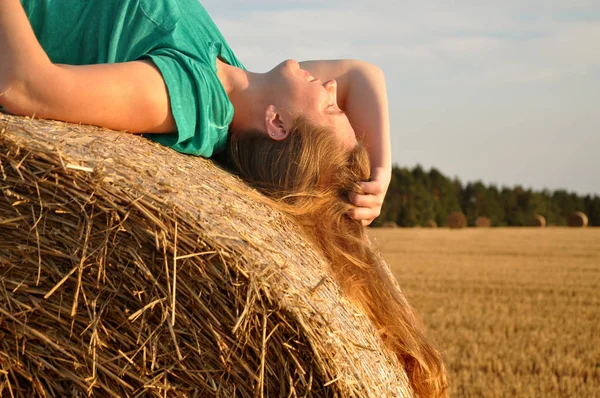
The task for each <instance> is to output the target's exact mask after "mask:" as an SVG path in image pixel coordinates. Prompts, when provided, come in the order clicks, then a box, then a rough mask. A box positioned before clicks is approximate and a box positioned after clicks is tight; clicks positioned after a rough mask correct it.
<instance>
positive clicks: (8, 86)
mask: <svg viewBox="0 0 600 398" xmlns="http://www.w3.org/2000/svg"><path fill="white" fill-rule="evenodd" d="M26 87H27V85H26V83H25V82H23V81H18V80H12V81H9V82H7V83H5V84H2V86H1V87H0V106H2V108H4V110H5V111H6V112H8V113H10V114H13V115H18V116H31V115H33V114H34V113H35V110H34V106H33V101H32V100H31V98H30V96H29V95H28V94H27V89H26Z"/></svg>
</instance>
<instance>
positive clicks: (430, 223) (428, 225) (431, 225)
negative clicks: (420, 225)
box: [425, 220, 438, 228]
mask: <svg viewBox="0 0 600 398" xmlns="http://www.w3.org/2000/svg"><path fill="white" fill-rule="evenodd" d="M437 226H438V225H437V223H436V222H435V220H429V221H427V222H426V223H425V228H437Z"/></svg>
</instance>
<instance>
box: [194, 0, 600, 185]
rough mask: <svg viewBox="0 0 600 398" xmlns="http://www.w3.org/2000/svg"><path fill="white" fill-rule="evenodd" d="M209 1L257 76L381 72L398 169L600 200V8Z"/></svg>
mask: <svg viewBox="0 0 600 398" xmlns="http://www.w3.org/2000/svg"><path fill="white" fill-rule="evenodd" d="M202 3H203V5H204V6H205V7H206V9H207V10H208V11H209V13H210V14H211V16H212V17H213V19H214V20H215V21H216V23H217V25H218V26H219V28H220V29H221V31H222V32H223V34H224V36H225V38H226V39H227V41H228V42H229V44H230V45H231V47H232V48H233V49H234V51H235V53H236V54H237V55H238V57H239V58H240V59H241V60H242V62H243V63H244V64H245V65H246V66H247V67H248V69H250V70H252V71H256V72H263V71H267V70H269V69H270V68H272V67H273V66H275V65H276V64H278V63H279V62H281V61H282V60H284V59H289V58H292V59H296V60H299V61H302V60H308V59H335V58H357V59H362V60H365V61H369V62H372V63H375V64H377V65H378V66H380V67H381V68H382V69H383V71H384V72H385V74H386V80H387V88H388V95H389V100H390V114H391V125H392V152H393V161H394V163H396V164H398V165H401V166H409V167H412V166H414V165H415V164H417V163H418V164H421V165H423V166H424V167H425V168H430V167H436V168H438V169H439V170H440V171H441V172H442V173H444V174H446V175H448V176H458V177H459V178H460V179H461V180H462V181H474V180H482V181H484V182H485V183H494V184H497V185H509V186H512V185H517V184H519V185H522V186H524V187H531V188H534V189H543V188H549V189H559V188H564V189H568V190H570V191H576V192H578V193H582V194H585V193H596V194H600V1H596V0H593V1H592V0H587V1H586V0H572V1H567V0H561V1H558V0H545V1H541V0H535V1H534V0H529V1H527V0H524V1H516V0H504V1H497V0H494V1H493V2H491V1H475V0H462V1H454V2H452V4H451V2H447V1H444V2H442V1H439V0H436V1H430V2H427V3H424V2H417V1H412V2H407V1H401V0H393V1H392V0H376V1H364V0H361V1H357V0H344V1H341V0H328V1H316V0H314V1H313V0H305V1H303V0H298V1H293V2H292V1H286V0H279V1H272V0H255V1H252V2H250V1H247V0H244V1H242V0H209V1H202Z"/></svg>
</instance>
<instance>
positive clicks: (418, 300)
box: [371, 228, 600, 397]
mask: <svg viewBox="0 0 600 398" xmlns="http://www.w3.org/2000/svg"><path fill="white" fill-rule="evenodd" d="M371 236H372V237H373V238H374V241H375V242H376V244H377V245H378V246H379V248H380V250H381V251H382V253H383V256H384V257H385V259H386V260H387V261H388V263H389V264H390V267H391V268H392V271H393V272H394V275H395V276H396V278H397V279H398V281H399V283H400V286H401V287H402V288H403V290H404V291H405V293H407V294H408V297H409V300H410V301H411V303H412V304H413V306H415V307H416V308H417V310H418V311H419V313H420V314H421V316H422V318H423V319H424V322H425V323H426V325H427V327H428V329H429V332H430V334H431V335H432V336H433V338H434V339H435V340H436V341H437V343H438V345H439V347H440V349H441V351H442V353H443V356H444V359H445V362H446V366H447V368H448V371H449V375H450V382H451V396H452V397H600V228H595V229H594V228H587V229H568V228H546V229H534V228H491V229H474V228H470V229H465V230H448V229H372V230H371Z"/></svg>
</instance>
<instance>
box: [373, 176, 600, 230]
mask: <svg viewBox="0 0 600 398" xmlns="http://www.w3.org/2000/svg"><path fill="white" fill-rule="evenodd" d="M455 211H461V212H463V213H464V214H465V216H466V217H467V223H468V225H469V226H474V225H475V220H477V218H478V217H488V218H489V219H490V220H491V224H492V226H527V225H529V224H530V222H531V220H532V219H533V218H534V217H535V216H536V215H541V216H543V217H544V218H545V219H546V223H547V225H557V226H562V225H566V224H567V217H568V216H569V215H571V214H572V213H573V212H575V211H581V212H583V213H585V214H586V215H587V217H588V223H589V224H588V225H589V226H600V196H598V195H586V196H580V195H577V194H575V193H570V192H567V191H566V190H562V189H560V190H556V191H550V190H543V191H533V190H531V189H524V188H522V187H521V186H516V187H513V188H508V187H502V188H499V187H497V186H495V185H486V184H484V183H482V182H479V181H478V182H474V183H467V184H466V185H463V183H461V181H460V180H458V179H450V178H448V177H446V176H444V175H443V174H442V173H440V172H439V171H438V170H436V169H435V168H432V169H431V170H429V171H425V170H423V168H422V167H421V166H416V167H414V168H413V169H412V170H410V169H407V168H402V167H398V166H394V168H393V170H392V180H391V183H390V187H389V189H388V192H387V195H386V198H385V202H384V204H383V208H382V211H381V215H380V216H379V217H378V218H377V219H376V220H375V221H374V222H373V224H372V225H373V226H381V225H383V224H384V223H385V222H390V221H393V222H395V223H396V224H397V225H398V226H401V227H415V226H430V225H431V224H432V221H434V222H435V224H437V226H444V225H445V224H446V219H447V217H448V215H449V214H450V213H452V212H455Z"/></svg>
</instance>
